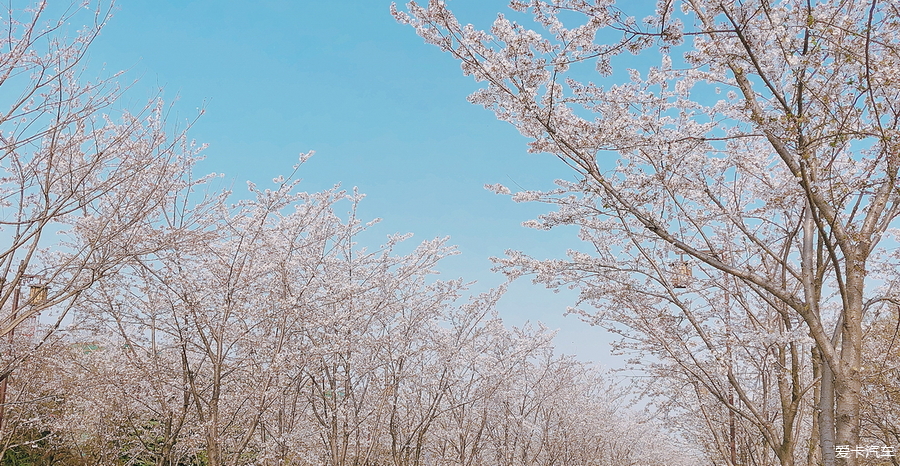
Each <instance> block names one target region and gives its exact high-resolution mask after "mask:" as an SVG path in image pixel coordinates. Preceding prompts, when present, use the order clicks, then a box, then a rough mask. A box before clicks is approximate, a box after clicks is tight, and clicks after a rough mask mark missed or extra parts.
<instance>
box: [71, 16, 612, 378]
mask: <svg viewBox="0 0 900 466" xmlns="http://www.w3.org/2000/svg"><path fill="white" fill-rule="evenodd" d="M423 1H425V0H423ZM389 5H390V2H389V1H387V0H349V1H321V0H320V1H306V0H259V1H254V2H246V1H233V0H196V1H191V0H180V1H174V0H172V1H169V0H128V1H124V0H123V1H121V2H120V3H119V4H118V5H117V7H116V11H115V12H114V16H113V18H112V20H111V22H110V23H109V25H108V26H107V27H106V29H104V31H103V33H102V35H101V37H100V38H99V39H98V41H97V42H96V43H95V44H94V46H93V48H92V52H91V55H90V57H89V65H90V70H91V72H93V73H96V72H97V71H96V70H99V69H101V67H105V70H106V72H107V73H109V72H115V71H118V70H123V69H125V70H128V72H127V74H126V75H125V77H124V78H123V82H125V83H129V82H132V81H134V80H137V82H135V83H134V84H133V85H132V86H131V88H130V89H129V91H128V93H127V94H126V99H125V100H124V101H123V102H122V104H121V105H122V107H123V108H136V107H141V106H143V104H144V103H146V99H147V97H148V96H152V95H155V93H156V91H157V89H158V88H163V97H164V98H165V99H166V100H167V101H170V102H171V101H173V100H176V99H177V102H176V105H175V111H176V112H177V118H179V119H181V120H185V119H189V118H192V117H193V116H194V115H195V114H196V112H197V109H198V108H200V107H204V108H205V109H206V113H205V115H204V116H202V117H201V118H200V120H199V121H198V123H197V124H196V126H195V127H194V128H193V129H192V130H191V132H190V135H191V136H192V137H193V138H194V139H196V140H197V141H198V142H201V143H207V144H209V148H208V150H207V151H206V152H205V156H206V161H204V162H203V164H202V166H201V168H202V170H203V171H205V172H220V173H225V174H226V178H227V179H234V180H235V184H234V185H235V187H236V190H235V191H236V194H239V195H240V194H242V191H243V186H245V184H244V181H245V180H252V181H254V182H256V183H258V184H260V185H263V184H265V183H267V182H269V180H271V179H272V178H273V177H275V176H277V175H279V174H287V173H288V172H289V170H290V168H291V166H292V165H293V164H294V163H295V162H296V158H297V155H298V154H299V153H301V152H306V151H309V150H315V151H316V156H315V157H313V159H312V160H310V161H309V162H308V163H307V164H306V165H304V167H303V168H302V169H301V172H300V177H301V178H302V179H303V180H304V182H303V184H301V187H302V188H303V189H304V190H307V191H317V190H321V189H324V188H327V187H330V186H332V185H334V184H336V183H341V185H342V186H344V187H345V188H348V189H349V188H352V187H354V186H356V187H358V188H359V190H360V191H361V192H362V193H365V194H366V195H367V198H366V200H365V201H364V202H363V205H362V206H361V217H362V219H363V220H368V219H371V218H375V217H381V218H383V219H384V221H383V222H382V223H381V224H380V225H379V226H377V227H376V229H375V230H374V231H373V233H374V235H375V236H373V237H372V242H371V244H370V245H369V246H377V245H378V244H381V243H380V241H382V240H383V239H384V238H385V236H386V235H388V234H391V233H397V232H399V233H405V232H412V233H414V234H415V236H414V238H413V239H412V240H410V241H411V242H415V243H417V242H419V241H422V240H425V239H431V238H434V237H442V236H448V235H449V236H450V242H451V243H453V244H456V245H458V246H459V249H460V251H461V252H462V254H461V255H459V256H456V257H453V258H449V259H447V260H446V261H445V262H444V263H443V266H442V267H441V271H442V278H448V279H449V278H455V277H463V278H465V279H466V280H477V281H478V282H479V284H478V285H477V286H476V288H475V289H476V290H483V289H486V288H488V287H492V286H496V285H498V284H499V283H501V282H502V281H503V277H501V276H500V275H498V274H494V273H492V272H490V267H491V263H490V262H489V260H488V258H489V257H491V256H500V255H502V254H503V251H504V250H505V249H519V250H523V251H525V252H527V253H529V254H531V255H533V256H535V257H539V258H550V257H563V255H564V254H565V251H566V249H568V248H573V247H578V242H577V241H576V239H575V233H576V232H575V231H574V230H572V229H567V230H565V229H564V230H560V231H551V232H542V231H534V230H529V229H526V228H524V227H522V226H521V222H523V221H525V220H528V219H530V218H533V217H534V216H535V215H537V214H539V213H541V212H543V211H544V210H546V208H547V206H542V205H537V204H524V205H523V204H515V203H513V202H512V201H511V200H510V199H509V198H508V197H504V196H497V195H494V194H492V193H490V192H488V191H486V190H484V188H483V185H484V184H486V183H502V184H505V185H507V186H510V187H511V188H512V189H514V190H515V189H516V185H519V186H521V187H523V188H527V189H543V188H550V187H551V186H552V181H553V180H554V179H555V178H569V179H571V178H573V175H572V173H571V172H570V171H569V170H568V169H567V167H565V166H563V165H562V164H561V163H559V162H558V160H556V159H555V158H552V157H550V156H547V155H543V156H541V155H533V154H528V153H527V152H526V142H527V141H526V140H525V138H523V137H522V136H520V135H519V134H518V132H517V131H516V130H515V129H514V128H513V127H511V126H510V125H508V124H505V123H501V122H498V121H497V120H496V119H495V118H494V116H493V114H492V113H490V112H488V111H486V110H484V109H483V108H481V107H476V106H474V105H471V104H469V103H468V102H466V100H465V98H466V96H467V95H468V94H469V93H471V92H472V91H473V90H475V89H476V88H477V84H476V83H475V82H474V81H473V80H472V78H470V77H464V76H462V73H461V72H460V69H459V65H458V63H457V62H455V61H454V60H453V59H452V57H450V56H449V55H448V54H443V53H441V52H440V51H439V50H438V49H437V48H436V47H433V46H430V45H426V44H424V43H423V42H422V40H421V39H420V38H419V37H418V36H416V35H415V32H414V31H413V30H412V29H411V28H409V27H407V26H403V25H400V24H398V23H396V22H395V21H394V19H393V18H392V17H391V15H390V13H389V10H388V8H389ZM449 5H450V6H451V8H452V9H453V10H454V11H455V12H456V13H457V15H458V16H459V17H460V18H461V20H463V21H464V22H473V23H475V24H476V25H477V26H481V27H482V28H484V27H488V26H489V24H490V22H491V21H492V20H493V19H494V18H495V17H496V13H497V12H499V11H503V10H505V9H506V7H505V5H506V2H505V1H498V0H455V1H452V2H449ZM88 75H89V76H90V73H89V74H88ZM573 300H574V294H571V293H570V294H566V293H561V294H553V293H552V292H550V291H548V290H545V289H544V288H542V287H539V286H537V285H532V284H531V283H530V282H528V281H525V280H523V281H520V282H519V283H517V284H516V285H515V286H514V287H513V288H512V289H511V290H510V292H509V293H508V295H507V296H506V297H505V298H504V300H503V301H502V303H501V314H502V315H503V317H504V319H505V320H506V321H507V322H508V323H509V324H513V325H521V324H522V323H524V322H525V321H526V320H528V321H532V322H534V321H538V320H539V321H542V322H545V323H546V324H547V325H548V326H549V327H551V328H559V329H560V333H559V335H558V336H557V346H558V347H559V348H560V350H562V351H564V352H566V353H570V354H571V353H576V354H577V355H578V356H579V357H580V358H582V359H589V360H594V361H598V362H601V363H603V364H604V365H612V366H618V365H619V363H618V362H614V361H613V359H611V358H610V356H609V350H608V347H607V346H606V344H605V343H604V342H606V341H608V339H609V337H608V336H607V335H606V334H605V333H603V331H602V330H599V329H596V328H591V327H589V326H588V325H587V324H583V323H581V322H578V321H577V320H576V319H575V318H574V317H566V318H563V317H562V314H563V312H564V311H565V307H566V306H567V305H571V304H572V303H573Z"/></svg>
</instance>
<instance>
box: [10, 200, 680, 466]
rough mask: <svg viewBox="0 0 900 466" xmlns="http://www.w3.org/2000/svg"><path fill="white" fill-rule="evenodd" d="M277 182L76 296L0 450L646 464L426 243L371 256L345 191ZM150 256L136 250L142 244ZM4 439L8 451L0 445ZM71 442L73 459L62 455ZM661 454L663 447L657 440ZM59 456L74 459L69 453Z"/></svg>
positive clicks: (603, 397)
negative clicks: (446, 274)
mask: <svg viewBox="0 0 900 466" xmlns="http://www.w3.org/2000/svg"><path fill="white" fill-rule="evenodd" d="M294 184H295V183H292V182H284V183H282V184H281V185H280V186H279V188H277V189H274V190H271V191H261V190H255V191H254V194H255V199H253V200H250V201H241V202H238V203H237V204H235V205H227V204H225V203H223V202H220V201H219V200H217V201H215V202H213V203H211V204H209V205H208V206H204V208H203V209H201V210H199V211H197V212H194V213H193V214H194V215H196V216H197V217H196V218H193V219H192V221H191V222H192V224H193V225H195V226H194V227H192V228H190V229H185V230H182V231H180V232H178V233H177V234H175V235H172V234H171V233H170V232H168V231H155V232H145V234H147V235H148V236H147V237H145V238H144V240H145V243H144V247H145V248H146V249H145V250H144V251H142V253H141V254H135V255H134V256H133V257H131V258H129V259H128V260H124V261H122V262H120V263H119V264H118V265H117V268H116V271H115V273H111V274H110V275H109V276H108V277H106V278H105V279H103V280H100V281H98V282H97V283H96V284H95V285H94V286H92V287H91V288H89V289H87V290H85V291H84V292H83V293H81V294H80V295H79V297H78V299H77V300H76V302H75V303H74V305H73V307H74V309H75V315H74V318H75V322H73V323H72V324H70V325H69V326H68V331H67V332H65V334H61V333H60V334H58V335H57V336H55V337H51V338H50V339H49V340H48V341H47V343H45V344H44V345H43V346H42V347H41V348H40V350H39V351H37V352H36V353H34V354H33V355H32V356H31V357H30V358H29V359H28V360H27V361H26V363H25V364H24V365H22V366H21V367H19V368H17V369H16V372H15V373H14V378H13V383H11V384H10V387H11V388H14V392H13V393H11V394H10V397H9V398H8V402H9V403H10V404H8V406H9V409H8V410H7V413H8V414H7V418H8V419H7V428H6V430H5V435H7V437H6V441H7V442H8V444H7V445H6V447H7V449H8V452H9V453H8V454H11V455H17V454H21V453H22V451H23V447H28V448H29V449H30V448H31V447H32V446H38V447H39V448H40V449H42V451H44V453H45V454H48V455H56V456H53V458H54V459H55V460H57V461H62V460H60V458H64V461H67V462H72V463H73V464H75V463H78V462H79V461H85V462H90V463H92V464H96V463H98V462H99V463H101V464H115V463H117V462H122V463H125V464H191V463H194V464H215V465H219V464H315V465H318V464H332V465H350V464H354V465H356V464H359V465H366V464H370V465H376V464H398V465H400V464H402V465H414V464H473V465H474V464H500V465H502V464H510V465H512V464H637V463H641V464H644V463H646V462H651V463H654V464H663V462H664V460H665V458H663V457H661V452H662V451H664V448H660V447H661V445H664V444H665V443H666V440H665V439H664V438H663V437H662V436H661V435H659V433H657V434H656V436H655V437H653V436H651V434H652V430H651V429H650V428H649V427H647V426H642V425H641V423H640V422H638V421H636V420H634V419H626V418H625V417H624V416H623V413H622V412H616V410H615V405H616V400H614V399H611V397H614V396H615V395H614V391H612V390H611V389H610V388H609V387H607V385H606V384H604V383H603V382H602V381H601V380H600V379H599V377H598V374H597V373H595V372H594V371H593V370H591V369H590V368H588V367H586V366H585V365H584V364H582V363H579V362H576V361H574V360H573V359H571V358H568V357H564V356H557V355H554V353H553V350H552V346H551V345H550V343H551V342H550V337H551V335H550V334H549V333H548V332H547V331H545V330H543V329H530V328H522V329H509V328H506V327H504V325H503V324H502V322H500V320H499V319H498V318H497V317H496V315H495V313H494V311H493V307H494V304H495V303H496V301H497V299H498V298H499V297H500V292H492V293H489V294H486V295H482V296H478V297H475V298H473V299H470V300H469V301H468V302H465V303H464V304H456V303H457V301H458V300H459V298H460V297H461V295H462V294H463V293H464V292H465V286H464V284H463V283H462V282H461V281H459V280H454V281H447V282H444V281H437V280H430V279H428V276H429V275H430V274H431V273H433V270H434V266H435V265H436V263H437V262H438V260H439V259H441V258H442V257H445V256H446V255H448V254H451V253H453V249H452V248H449V247H447V246H446V245H445V244H444V241H442V240H434V241H427V242H424V243H422V244H421V245H419V246H418V248H416V249H415V250H414V251H413V252H411V253H409V254H405V255H404V254H398V253H396V252H395V251H394V248H395V246H396V245H397V244H398V243H399V242H400V241H402V240H403V239H404V238H403V237H395V238H391V239H390V240H389V241H388V243H387V244H386V245H384V246H382V247H381V248H379V249H377V250H374V251H367V250H365V249H362V248H359V247H358V246H357V245H356V244H355V243H354V239H355V238H356V237H357V236H358V235H359V234H360V233H361V231H362V230H363V229H364V228H365V226H364V225H361V224H360V223H359V222H357V221H356V220H355V219H353V218H352V217H351V218H350V220H349V221H346V220H341V219H340V218H338V217H337V216H336V214H335V211H334V209H335V204H336V203H337V204H338V205H341V204H340V203H342V202H346V203H347V204H346V205H348V206H349V207H351V210H355V209H354V207H355V203H356V202H357V201H358V200H359V199H358V196H352V195H350V196H348V195H347V194H345V193H343V192H341V191H337V190H330V191H326V192H322V193H316V194H307V193H297V192H294V191H293V186H294ZM147 251H152V252H147ZM16 444H18V445H19V446H18V447H15V445H16ZM74 452H77V454H78V455H83V456H79V457H77V458H76V457H69V456H66V455H73V454H74ZM673 452H674V450H673ZM76 460H77V461H76Z"/></svg>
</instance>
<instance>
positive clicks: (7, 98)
mask: <svg viewBox="0 0 900 466" xmlns="http://www.w3.org/2000/svg"><path fill="white" fill-rule="evenodd" d="M111 8H112V5H111V3H109V2H102V1H101V2H72V3H69V4H68V6H66V4H65V2H63V3H62V4H57V3H54V4H53V5H50V4H49V3H48V2H36V3H34V4H31V5H22V6H17V5H14V3H10V4H9V5H8V6H7V7H6V8H5V10H4V12H3V14H2V29H3V34H2V38H0V48H2V49H3V50H4V52H3V54H2V58H0V95H2V98H0V206H2V213H0V241H2V247H0V338H2V339H3V340H4V349H3V351H0V353H2V357H0V430H2V428H3V412H4V409H5V401H4V399H5V396H6V393H7V389H8V388H9V389H10V390H13V388H10V387H9V377H10V374H11V372H12V371H13V370H14V369H15V368H16V367H17V366H18V365H20V364H21V363H22V361H24V360H25V359H27V358H29V357H31V356H32V355H33V354H34V350H35V347H36V346H39V345H41V344H42V343H43V342H45V341H46V340H47V338H49V336H50V334H51V333H52V332H53V331H54V330H55V329H56V327H57V326H58V325H59V323H60V322H61V321H62V320H63V318H64V317H65V316H66V313H67V312H68V311H69V310H70V309H71V308H72V306H73V305H74V303H76V302H77V300H78V297H79V296H80V295H81V294H82V293H83V292H84V291H85V290H87V289H89V288H91V287H92V286H95V285H97V284H98V283H99V282H101V281H102V280H104V279H107V278H108V277H110V276H111V275H113V274H114V273H115V271H116V268H117V267H119V266H120V265H121V264H122V263H123V262H125V261H127V260H129V259H130V258H133V257H135V256H138V255H141V254H145V253H146V252H147V251H148V248H152V247H156V246H157V245H158V243H155V244H151V243H150V242H148V241H147V240H148V238H151V237H153V235H151V234H150V233H152V232H159V231H167V232H168V233H169V234H171V235H175V234H177V232H178V231H179V230H180V229H181V228H182V227H183V226H184V225H180V224H179V222H180V220H179V214H178V212H179V208H180V207H179V205H180V204H182V203H183V201H184V198H185V196H187V195H189V193H190V192H191V190H192V188H193V187H194V186H195V185H196V184H197V183H200V182H202V180H196V179H193V178H192V176H191V167H192V166H193V164H194V161H195V160H196V156H197V152H198V150H199V148H198V147H194V146H193V144H192V143H191V142H190V141H188V140H187V139H186V138H185V136H184V133H183V132H179V131H178V130H174V131H173V128H172V127H171V126H172V125H171V124H170V123H168V122H167V120H166V115H167V109H166V108H165V107H164V106H163V105H162V103H161V102H159V101H152V102H150V103H149V104H148V105H147V106H146V107H145V108H143V109H139V110H138V111H137V112H127V111H119V110H113V108H112V104H113V103H115V102H116V100H117V98H118V97H119V95H120V89H119V87H118V84H117V82H116V78H117V76H113V77H110V78H100V79H95V80H90V79H88V78H85V77H84V76H83V69H82V68H83V67H84V64H83V63H82V61H83V58H84V56H85V54H86V53H87V51H88V49H89V47H90V45H91V43H92V42H93V41H94V39H95V38H96V37H97V36H98V34H99V33H100V31H101V29H102V28H103V26H104V24H105V23H106V21H107V19H108V18H109V16H110V15H109V12H110V10H111ZM70 24H79V25H81V26H80V27H79V28H78V29H77V30H74V31H73V30H69V27H70V26H69V25H70ZM44 311H46V312H45V317H44V318H45V319H46V318H47V316H46V314H47V313H52V314H53V318H55V320H56V325H50V326H45V327H43V328H42V329H43V330H44V331H43V332H42V333H40V334H38V335H35V328H36V327H37V315H38V314H39V313H41V312H44ZM17 329H18V335H17V334H16V331H17Z"/></svg>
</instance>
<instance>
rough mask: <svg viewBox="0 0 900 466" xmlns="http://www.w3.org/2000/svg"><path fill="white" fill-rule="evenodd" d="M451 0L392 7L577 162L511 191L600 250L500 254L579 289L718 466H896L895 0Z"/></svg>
mask: <svg viewBox="0 0 900 466" xmlns="http://www.w3.org/2000/svg"><path fill="white" fill-rule="evenodd" d="M447 3H448V4H449V3H450V2H447ZM448 4H445V2H443V1H440V0H431V1H429V2H427V4H425V2H422V4H419V3H417V2H409V3H408V4H407V5H406V7H405V8H402V7H397V6H396V5H395V6H394V7H393V14H394V16H395V18H396V19H397V20H398V21H399V22H401V23H404V24H407V25H409V26H411V27H412V28H414V29H415V31H416V33H418V34H419V35H420V36H421V37H422V38H423V39H424V40H425V42H427V43H430V44H433V45H435V46H436V47H438V48H440V49H441V50H442V51H444V52H447V53H448V54H450V55H452V57H453V58H454V59H456V60H458V61H459V62H460V65H461V69H462V72H463V73H464V74H466V75H469V76H472V77H473V78H475V80H476V81H478V82H479V83H481V84H480V89H478V90H477V91H476V92H474V93H473V94H472V95H470V96H469V100H470V101H471V102H472V103H474V104H478V105H482V106H484V107H485V108H486V109H488V110H491V111H493V112H494V113H495V115H496V116H497V118H498V119H500V120H502V121H506V122H509V123H510V124H512V125H514V126H515V127H516V128H517V129H518V130H519V131H520V133H521V134H522V135H523V136H524V137H525V138H527V139H528V140H529V141H530V142H529V148H530V151H532V152H534V153H545V154H548V156H552V157H554V158H558V159H560V160H561V161H563V162H565V163H566V164H568V165H569V166H570V167H571V168H572V169H573V177H572V178H573V179H570V180H560V181H558V182H557V184H558V187H557V188H556V189H553V190H549V191H545V192H538V191H524V192H520V193H517V194H515V195H514V197H513V199H514V200H516V201H538V202H544V203H547V204H549V205H552V206H553V207H554V208H555V210H554V211H552V212H549V213H547V214H545V215H542V216H541V217H540V218H539V219H537V220H534V221H531V222H529V223H528V225H529V226H532V227H534V228H538V229H549V228H553V227H556V226H558V225H575V226H577V227H578V228H579V239H581V240H583V241H584V242H585V245H584V251H587V252H583V251H573V252H571V253H570V254H569V257H567V258H565V259H554V260H535V259H533V258H531V257H529V256H528V255H527V254H526V253H522V252H516V251H510V252H509V253H508V255H507V257H504V258H502V259H498V260H497V263H498V268H499V269H502V270H503V271H504V272H506V273H507V274H509V275H510V276H511V277H518V276H523V275H527V276H532V277H534V280H535V282H538V283H542V284H545V285H546V286H548V287H561V286H569V287H572V288H577V289H579V290H580V292H581V297H580V299H579V302H578V303H577V306H578V309H577V310H576V311H575V312H580V313H581V314H582V315H583V316H584V317H585V319H587V320H589V321H590V322H592V323H594V324H597V325H600V326H604V327H606V328H608V329H609V330H610V331H613V332H618V333H621V334H622V335H623V340H622V348H623V349H624V350H627V351H633V352H636V353H638V354H641V355H643V356H645V357H644V358H643V360H642V361H639V362H640V363H643V367H644V368H645V369H646V370H647V371H648V372H649V373H650V374H653V375H655V376H656V377H651V378H649V379H648V380H652V381H653V382H654V383H653V384H651V386H649V387H648V388H649V389H651V390H652V391H654V392H655V393H657V394H659V395H662V396H663V397H664V398H667V399H668V400H669V402H670V404H669V405H668V407H669V408H671V410H672V412H685V411H686V412H692V413H693V414H694V416H693V419H692V420H693V422H694V425H693V427H692V426H690V425H685V428H687V429H689V430H690V431H692V432H694V433H695V435H696V437H695V438H697V439H698V443H699V444H702V445H704V448H705V449H706V451H707V452H708V454H709V456H710V457H711V458H713V459H714V461H716V462H717V464H729V465H737V464H780V465H782V466H791V465H795V464H810V465H812V464H823V465H825V466H834V465H835V464H849V465H856V464H861V463H875V462H881V463H884V464H895V465H896V464H898V463H897V455H898V453H897V451H896V450H897V448H898V446H900V445H898V442H900V427H898V423H897V420H896V412H897V406H898V405H900V396H898V392H897V389H896V385H897V381H898V374H900V357H898V356H900V354H898V338H897V337H898V329H900V326H898V318H900V317H898V314H900V312H898V310H900V294H898V286H897V285H898V283H900V281H898V279H900V276H898V274H897V271H898V270H900V254H898V249H897V238H898V234H900V231H898V229H897V227H898V217H900V189H898V186H900V177H898V173H900V107H898V105H897V102H898V101H900V80H898V79H897V75H898V72H900V8H898V6H897V3H896V2H892V1H882V0H844V1H815V0H659V1H656V2H618V3H617V2H614V1H609V0H511V1H510V2H509V7H510V8H509V10H506V12H505V13H504V14H499V15H497V16H496V19H495V20H494V21H493V23H492V24H490V26H489V27H488V28H485V29H480V28H479V27H476V26H473V25H471V24H465V23H464V22H460V21H459V20H458V19H457V16H456V15H455V14H454V13H453V12H452V11H451V10H454V11H457V13H458V12H459V11H462V8H459V9H457V8H456V6H452V5H450V6H448ZM460 16H463V15H460ZM492 188H493V189H494V190H495V191H496V192H498V193H502V194H511V193H510V191H509V189H507V188H505V187H503V186H499V185H497V186H493V187H492ZM870 447H871V448H870ZM876 456H877V457H876Z"/></svg>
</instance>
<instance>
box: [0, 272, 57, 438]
mask: <svg viewBox="0 0 900 466" xmlns="http://www.w3.org/2000/svg"><path fill="white" fill-rule="evenodd" d="M21 278H22V279H24V280H34V279H40V277H39V276H37V275H22V277H21ZM13 284H14V286H15V288H13V295H12V313H11V316H12V319H10V321H11V322H15V321H16V319H17V318H18V317H19V298H20V294H21V285H22V281H21V280H15V281H14V282H13ZM47 290H48V288H47V285H45V284H44V282H43V281H41V282H38V283H37V284H32V285H30V293H29V295H28V303H27V304H28V305H30V306H35V305H39V304H43V303H44V301H46V300H47ZM15 334H16V329H15V327H13V329H12V330H10V331H9V334H7V335H6V337H7V340H6V344H7V352H8V353H9V355H8V356H9V357H10V360H12V361H14V360H15V352H14V348H15ZM11 376H12V368H10V369H9V370H8V371H6V374H5V375H3V378H2V380H0V433H2V432H4V428H5V427H6V426H5V424H6V391H7V388H8V386H9V378H10V377H11Z"/></svg>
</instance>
